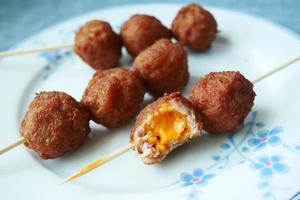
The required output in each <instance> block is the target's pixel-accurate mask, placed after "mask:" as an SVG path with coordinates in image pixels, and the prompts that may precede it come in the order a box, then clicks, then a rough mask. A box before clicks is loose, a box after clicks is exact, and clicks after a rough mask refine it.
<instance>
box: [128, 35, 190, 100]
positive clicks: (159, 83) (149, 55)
mask: <svg viewBox="0 0 300 200" xmlns="http://www.w3.org/2000/svg"><path fill="white" fill-rule="evenodd" d="M133 70H134V71H135V72H136V73H137V74H139V76H140V77H142V78H143V79H144V81H145V87H146V89H147V91H149V93H150V94H152V95H154V96H162V95H163V94H164V93H171V92H176V91H181V90H182V89H183V88H184V86H185V85H186V84H187V82H188V80H189V71H188V63H187V53H186V51H185V49H184V47H183V46H182V45H181V44H180V43H172V42H171V40H168V39H160V40H158V41H156V42H155V43H154V44H153V45H151V46H150V47H148V48H147V49H145V50H144V51H143V52H141V53H140V54H139V55H138V56H137V57H136V58H135V60H134V62H133Z"/></svg>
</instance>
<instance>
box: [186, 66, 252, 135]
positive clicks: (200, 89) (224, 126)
mask: <svg viewBox="0 0 300 200" xmlns="http://www.w3.org/2000/svg"><path fill="white" fill-rule="evenodd" d="M254 98H255V92H254V91H253V84H252V83H251V82H250V81H249V80H247V79H246V78H245V77H244V76H243V75H242V74H240V72H234V71H227V72H212V73H209V74H208V75H206V76H204V77H203V78H202V79H200V80H199V81H198V82H197V83H196V84H195V85H194V86H193V87H192V89H191V90H190V93H189V100H190V101H191V102H192V104H193V105H194V106H195V107H196V108H198V110H199V111H200V112H201V114H202V116H203V129H204V130H206V131H207V132H209V133H213V134H220V133H226V132H232V131H235V130H236V129H237V128H238V127H239V126H240V125H241V124H242V123H243V121H244V119H245V117H246V116H247V115H248V113H249V112H250V111H251V108H252V106H253V104H254Z"/></svg>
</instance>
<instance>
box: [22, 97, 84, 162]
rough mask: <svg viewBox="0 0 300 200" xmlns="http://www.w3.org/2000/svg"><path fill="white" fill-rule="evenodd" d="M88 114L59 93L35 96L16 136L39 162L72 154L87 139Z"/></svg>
mask: <svg viewBox="0 0 300 200" xmlns="http://www.w3.org/2000/svg"><path fill="white" fill-rule="evenodd" d="M89 121H90V114H89V112H88V111H87V109H86V108H84V106H83V105H82V104H81V103H79V102H77V101H76V100H75V99H73V98H72V97H71V96H69V95H68V94H66V93H63V92H40V93H38V94H37V95H36V96H35V98H34V99H33V101H32V102H31V104H30V105H29V108H28V110H27V112H26V114H25V116H24V119H23V121H22V123H21V127H20V133H21V135H22V136H23V137H24V139H25V145H26V146H27V147H29V148H31V149H33V150H34V151H36V152H37V153H38V154H39V156H40V157H41V158H43V159H51V158H56V157H60V156H63V155H64V154H66V153H68V152H72V151H74V150H76V149H77V148H78V147H79V146H80V145H81V144H82V143H83V142H84V141H85V139H86V138H87V136H88V134H89V132H90V127H89Z"/></svg>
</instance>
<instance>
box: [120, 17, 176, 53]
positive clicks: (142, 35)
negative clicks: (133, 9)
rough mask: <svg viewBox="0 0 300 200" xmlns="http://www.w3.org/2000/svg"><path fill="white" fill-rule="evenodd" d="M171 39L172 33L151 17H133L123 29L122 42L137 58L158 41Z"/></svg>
mask: <svg viewBox="0 0 300 200" xmlns="http://www.w3.org/2000/svg"><path fill="white" fill-rule="evenodd" d="M171 37H172V33H171V31H170V30H169V29H168V28H167V27H165V26H164V25H163V24H162V23H161V22H160V21H159V20H158V19H156V18H155V17H153V16H150V15H141V14H136V15H133V16H132V17H130V18H129V19H128V20H127V21H126V22H125V23H124V24H123V25H122V28H121V38H122V41H123V43H124V46H125V47H126V49H127V51H128V53H129V54H130V55H131V56H132V57H135V56H137V55H138V54H139V53H140V52H141V51H143V50H144V49H146V48H147V47H148V46H150V45H152V44H153V43H154V42H155V41H156V40H159V39H161V38H171Z"/></svg>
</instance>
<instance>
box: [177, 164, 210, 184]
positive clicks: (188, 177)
mask: <svg viewBox="0 0 300 200" xmlns="http://www.w3.org/2000/svg"><path fill="white" fill-rule="evenodd" d="M212 177H214V174H208V173H206V172H205V170H203V169H199V168H196V169H194V171H193V173H192V174H190V173H187V172H183V173H181V174H180V180H181V182H182V185H183V186H189V185H196V186H205V185H207V183H208V180H209V179H211V178H212Z"/></svg>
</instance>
